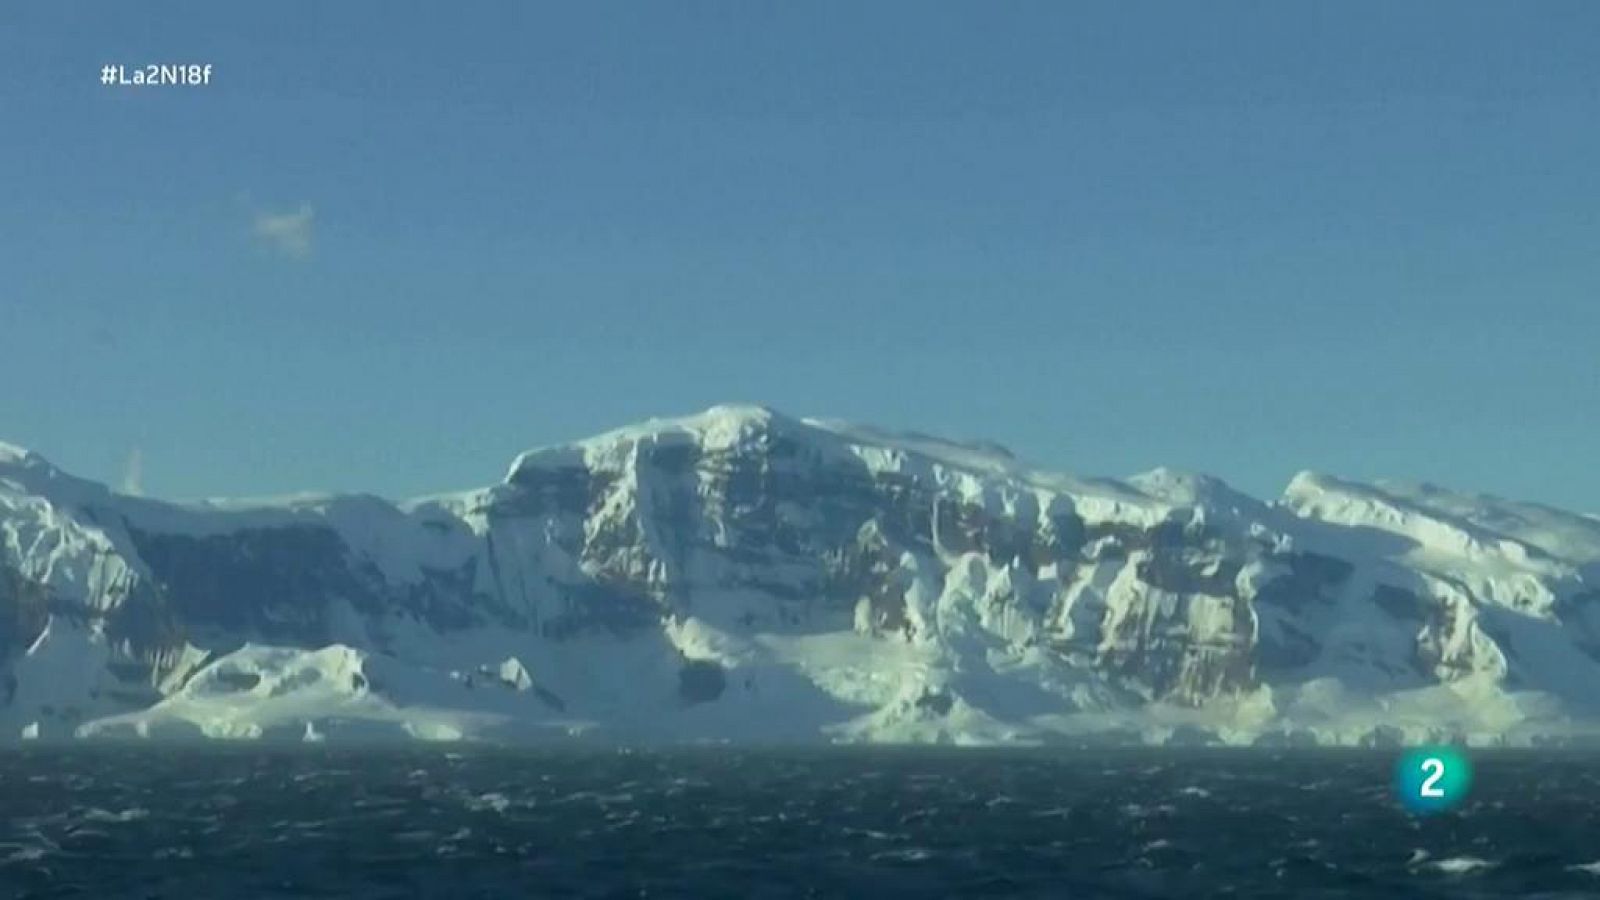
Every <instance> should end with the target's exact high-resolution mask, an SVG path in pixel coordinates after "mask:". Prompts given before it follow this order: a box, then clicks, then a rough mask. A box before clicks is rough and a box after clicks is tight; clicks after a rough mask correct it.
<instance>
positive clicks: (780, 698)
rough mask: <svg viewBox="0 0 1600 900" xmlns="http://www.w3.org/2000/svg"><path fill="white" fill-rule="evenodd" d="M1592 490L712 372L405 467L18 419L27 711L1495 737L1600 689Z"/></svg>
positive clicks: (373, 726)
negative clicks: (36, 447) (74, 470)
mask: <svg viewBox="0 0 1600 900" xmlns="http://www.w3.org/2000/svg"><path fill="white" fill-rule="evenodd" d="M1597 610H1600V521H1596V520H1595V519H1594V518H1593V517H1590V516H1583V515H1578V514H1573V513H1565V512H1562V511H1560V510H1555V509H1550V508H1547V507H1541V506H1536V505H1532V504H1522V503H1514V502H1510V501H1505V500H1499V499H1496V498H1491V497H1483V496H1473V495H1464V494H1456V493H1451V492H1449V491H1445V490H1443V489H1440V488H1437V487H1432V486H1426V485H1424V486H1414V487H1408V486H1402V485H1394V484H1370V485H1369V484H1356V483H1351V482H1347V481H1342V480H1339V479H1336V478H1332V477H1328V476H1323V475H1315V474H1311V473H1305V474H1302V475H1300V476H1297V477H1296V478H1295V479H1294V480H1293V482H1292V483H1291V484H1290V485H1289V487H1288V489H1287V490H1286V491H1285V493H1284V495H1283V497H1282V498H1280V499H1278V500H1276V501H1273V502H1264V501H1261V500H1257V499H1255V498H1252V497H1249V496H1247V495H1245V494H1242V493H1240V492H1238V491H1236V490H1234V489H1232V488H1231V487H1229V486H1228V485H1226V484H1224V483H1223V482H1221V481H1219V480H1217V479H1214V478H1209V477H1206V476H1202V475H1193V474H1187V473H1182V472H1176V471H1172V470H1166V469H1160V470H1156V471H1153V472H1149V473H1145V474H1143V475H1138V476H1134V477H1132V478H1129V479H1126V480H1113V479H1085V478H1074V477H1070V476H1066V475H1060V474H1055V473H1049V472H1042V471H1038V470H1035V469H1032V468H1030V467H1028V466H1026V465H1025V464H1023V463H1021V462H1019V461H1018V460H1017V459H1015V458H1014V457H1013V456H1012V455H1011V454H1009V453H1008V452H1006V451H1004V450H1003V449H1001V448H998V447H995V446H992V445H967V444H960V443H955V442H951V441H945V440H940V439H937V438H932V437H928V436H924V435H899V434H891V433H887V432H883V431H879V430H876V429H872V428H868V427H864V426H858V425H850V424H846V423H840V422H834V421H830V420H811V419H796V418H791V417H788V416H785V415H783V414H781V413H778V412H775V411H772V410H769V409H765V408H760V407H733V406H729V407H716V408H713V409H711V410H708V411H706V412H704V413H701V414H698V415H694V416H688V417H683V418H676V419H657V420H651V421H648V422H644V423H641V424H638V425H633V426H629V427H626V428H622V429H618V430H616V431H613V432H609V433H607V434H604V435H600V436H597V437H594V438H590V439H588V440H584V441H579V442H576V443H573V444H567V445H561V446H557V447H548V448H542V449H537V450H531V451H528V452H526V453H523V454H521V455H520V456H519V457H517V459H516V460H515V461H513V463H512V465H511V466H510V468H509V470H508V472H507V473H506V475H505V477H504V478H503V479H502V480H501V481H500V482H499V483H497V484H494V485H491V486H489V487H486V488H483V489H480V490H473V491H467V492H461V493H456V494H447V495H439V496H435V497H427V498H420V499H417V500H414V501H410V502H407V503H402V504H399V505H394V504H390V503H388V502H386V501H383V500H381V499H378V498H374V497H369V496H360V495H350V496H301V497H293V498H286V499H282V500H273V501H213V502H208V503H204V504H189V505H178V504H169V503H162V502H158V501H153V500H146V499H141V498H132V497H125V496H120V495H118V494H115V493H114V492H112V491H110V490H108V489H106V488H105V487H104V486H101V485H98V484H94V483H92V482H87V481H83V480H80V479H76V478H73V477H72V476H70V475H67V474H65V473H62V472H60V471H59V470H57V469H55V468H54V467H53V466H51V465H50V464H49V463H48V462H47V461H45V460H44V459H42V458H40V457H39V456H37V455H35V454H32V453H28V452H27V451H24V450H21V449H19V448H15V447H11V446H9V445H3V444H0V739H12V738H17V739H20V738H21V737H23V736H24V735H26V736H29V737H34V736H37V737H40V738H46V739H49V738H61V737H66V736H72V735H77V736H83V737H97V736H129V735H133V736H146V737H151V736H154V737H160V736H168V735H171V736H187V737H194V736H200V737H212V738H262V737H268V738H284V739H295V740H302V739H304V740H327V739H334V740H338V739H342V738H346V737H361V738H371V737H384V736H393V737H409V738H418V739H429V740H454V739H480V738H481V739H506V740H532V739H553V738H558V737H560V738H565V737H568V736H585V735H586V736H591V737H598V738H601V739H607V740H624V741H650V740H672V741H684V740H689V741H693V740H740V741H917V742H947V743H957V744H968V743H1008V742H1050V741H1074V742H1081V741H1095V742H1105V741H1110V742H1145V743H1149V742H1156V743H1164V742H1196V741H1200V742H1226V743H1258V742H1261V743H1339V744H1354V743H1372V742H1399V741H1420V740H1424V739H1437V738H1446V737H1449V738H1456V739H1461V740H1466V741H1471V742H1477V743H1505V742H1509V743H1530V742H1535V741H1567V740H1578V739H1588V738H1589V737H1590V736H1591V735H1592V734H1593V732H1594V731H1595V730H1596V723H1600V709H1597V708H1596V707H1597V700H1596V698H1594V697H1593V696H1591V693H1592V692H1591V691H1590V690H1589V688H1588V686H1589V685H1590V684H1593V683H1595V679H1596V677H1597V676H1600V662H1597V660H1600V652H1597V650H1600V614H1597Z"/></svg>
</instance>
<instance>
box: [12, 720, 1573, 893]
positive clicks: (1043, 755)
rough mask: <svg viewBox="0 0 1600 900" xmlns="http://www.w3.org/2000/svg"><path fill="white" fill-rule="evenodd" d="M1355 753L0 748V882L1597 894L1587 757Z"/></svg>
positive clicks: (186, 888) (59, 886)
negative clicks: (1409, 778)
mask: <svg viewBox="0 0 1600 900" xmlns="http://www.w3.org/2000/svg"><path fill="white" fill-rule="evenodd" d="M1392 763H1393V759H1392V757H1391V756H1389V755H1386V754H1380V753H1374V752H1360V753H1358V752H1344V753H1332V752H1307V753H1300V754H1270V753H1266V752H1262V751H1249V752H1244V751H1240V752H1184V753H1172V752H1166V753H1162V752H1154V751H1131V752H1115V753H1113V752H1108V751H1094V752H1087V751H1075V752H1045V751H1037V750H1030V751H952V750H943V751H939V750H812V751H756V750H751V751H743V750H727V749H696V750H677V751H662V752H643V751H639V752H618V751H615V750H604V751H600V750H594V751H587V752H582V751H577V750H563V751H546V750H540V751H501V750H492V751H491V750H469V751H460V752H456V751H443V750H435V749H430V748H416V749H384V750H370V749H369V750H359V749H325V748H309V749H299V748H279V749H275V748H268V747H251V748H226V749H200V748H196V749H184V750H173V749H170V748H169V749H162V748H156V747H121V748H109V747H97V748H67V749H63V748H54V749H52V748H33V749H27V750H6V751H0V896H13V895H15V896H30V897H31V896H39V897H52V896H90V897H100V898H113V897H140V898H149V897H181V898H186V900H194V898H204V897H228V898H248V897H359V898H370V897H417V896H424V897H434V896H436V897H510V896H518V897H526V896H551V897H557V896H592V897H635V896H649V897H658V896H663V897H664V896H684V897H740V898H743V897H784V896H818V897H875V898H887V897H900V896H919V897H920V896H956V895H960V896H1040V897H1045V896H1048V897H1198V896H1240V897H1254V896H1261V897H1267V896H1274V897H1285V896H1293V897H1378V896H1382V897H1505V896H1530V897H1532V896H1542V897H1566V896H1571V897H1594V896H1600V759H1596V760H1594V761H1591V760H1589V759H1586V758H1584V757H1583V756H1580V755H1575V754H1567V755H1560V754H1558V755H1550V754H1545V755H1535V754H1512V753H1498V754H1489V755H1480V756H1479V757H1478V758H1477V770H1478V773H1477V782H1476V785H1475V787H1474V793H1473V797H1472V799H1471V800H1470V801H1469V802H1468V803H1467V805H1466V806H1465V807H1464V808H1463V809H1462V810H1460V811H1459V812H1456V813H1450V814H1445V815H1442V816H1438V817H1434V818H1429V819H1422V820H1419V819H1414V818H1412V817H1410V816H1408V815H1407V814H1406V813H1404V812H1403V811H1401V810H1400V809H1399V808H1398V807H1397V806H1396V805H1395V804H1394V803H1393V802H1392V801H1391V799H1390V797H1389V780H1390V777H1389V776H1390V766H1391V765H1392Z"/></svg>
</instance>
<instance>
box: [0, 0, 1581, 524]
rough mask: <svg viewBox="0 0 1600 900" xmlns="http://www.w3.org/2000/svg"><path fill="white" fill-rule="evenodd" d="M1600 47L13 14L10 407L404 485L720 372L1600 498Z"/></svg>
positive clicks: (941, 413) (1238, 477)
mask: <svg viewBox="0 0 1600 900" xmlns="http://www.w3.org/2000/svg"><path fill="white" fill-rule="evenodd" d="M862 7H866V8H862ZM1596 34H1600V5H1596V4H1592V3H1582V2H1569V3H1559V2H1548V3H1539V4H1510V3H1421V2H1418V3H1405V4H1391V3H1369V4H1352V3H1341V4H1331V3H1315V4H1313V3H1291V2H1260V3H1248V4H1242V3H1210V4H1177V3H1173V4H1145V3H1103V4H1102V3H1077V4H1068V3H1012V4H978V3H973V4H963V5H950V4H944V3H914V4H913V3H906V4H898V3H887V2H885V3H873V4H855V3H809V4H777V3H771V4H766V3H719V4H701V3H673V4H627V5H623V4H604V3H602V4H569V5H567V6H566V7H564V8H563V7H556V6H547V5H539V4H520V3H519V4H490V3H482V4H470V5H465V6H463V5H459V4H442V3H439V4H431V5H430V6H428V7H426V8H424V7H423V6H422V5H421V4H413V3H374V2H342V3H337V4H323V3H293V2H291V3H274V4H256V5H254V6H253V7H252V8H249V9H246V8H243V7H242V5H239V4H197V3H179V4H161V5H159V6H156V5H151V4H128V3H120V2H118V3H93V4H90V3H42V2H41V3H35V2H27V3H10V4H6V7H5V9H4V11H0V58H4V59H6V60H7V61H8V64H9V65H8V70H9V74H8V76H7V77H6V78H5V79H3V80H0V169H3V170H4V171H5V172H6V173H7V177H5V178H4V179H0V365H4V367H5V370H6V372H7V384H8V387H7V389H6V390H4V391H0V438H3V439H5V440H9V441H11V442H14V443H20V444H23V445H25V446H29V447H31V448H33V449H36V450H38V451H40V452H42V453H44V454H45V455H46V456H48V457H50V458H52V459H53V460H55V461H56V462H57V463H58V464H60V465H63V466H65V467H67V468H69V469H71V470H73V471H75V472H78V473H80V474H84V475H88V476H91V477H96V478H100V479H103V480H107V481H110V482H113V483H116V482H118V481H119V480H121V479H122V477H123V475H124V469H125V466H126V464H127V460H128V458H129V456H130V454H132V453H133V452H134V450H135V448H137V450H138V452H139V454H140V456H141V457H142V468H143V482H144V487H145V489H146V490H147V491H148V492H150V493H152V494H155V495H158V496H171V497H191V496H200V495H219V494H261V493H278V492H286V491H292V490H298V489H331V488H340V489H352V490H368V491H373V492H377V493H381V494H386V495H390V496H402V495H408V494H414V493H422V492H428V491H434V490H442V489H448V488H457V487H466V486H472V485H476V484H482V483H487V482H488V481H491V480H493V479H495V478H497V477H498V476H499V475H500V474H501V473H502V472H503V470H504V467H505V465H506V464H507V463H508V462H509V460H510V458H511V457H512V455H513V454H515V453H516V452H517V451H519V450H521V449H524V448H526V447H529V446H534V445H538V444H543V443H550V442H556V441H560V440H565V439H569V438H574V437H579V436H583V435H586V434H589V433H592V432H596V431H599V430H603V429H605V428H608V427H611V426H615V425H619V424H623V423H625V422H628V421H631V420H635V419H638V418H643V417H646V416H650V415H660V414H673V413H681V412H689V411H693V410H696V409H700V408H703V407H706V406H709V405H712V404H714V403H717V402H724V401H738V402H761V403H767V404H771V405H774V406H776V407H778V408H780V409H783V410H785V411H788V412H791V413H794V414H798V415H823V416H831V417H839V418H847V419H857V420H863V421H868V422H872V423H875V424H879V425H883V426H886V427H900V428H908V429H918V430H922V431H928V432H933V433H941V434H946V435H950V436H954V437H973V438H989V439H993V440H996V441H999V442H1001V443H1004V444H1007V445H1008V446H1010V447H1012V448H1013V449H1014V450H1015V451H1016V452H1018V453H1019V454H1020V455H1022V456H1025V457H1027V458H1029V459H1031V460H1033V461H1035V462H1036V463H1038V464H1040V465H1041V466H1044V467H1048V468H1056V469H1061V470H1065V471H1072V472H1080V473H1085V474H1128V473H1132V472H1135V471H1139V470H1142V469H1145V468H1149V467H1151V466H1155V465H1159V464H1166V465H1173V466H1177V467H1181V468H1187V469H1196V470H1202V471H1209V472H1213V473H1215V474H1218V475H1221V476H1222V477H1224V478H1227V479H1228V480H1230V481H1232V482H1234V483H1235V484H1237V485H1239V486H1241V487H1244V488H1246V489H1249V490H1252V491H1255V492H1258V493H1261V494H1265V495H1269V496H1271V495H1276V493H1277V492H1278V491H1279V490H1281V488H1282V486H1283V484H1284V483H1285V482H1286V481H1287V479H1288V478H1289V477H1290V475H1292V474H1293V473H1294V472H1295V471H1297V470H1299V469H1302V468H1314V469H1319V470H1323V471H1328V472H1332V473H1336V474H1341V475H1344V476H1348V477H1356V478H1375V477H1393V478H1400V479H1409V480H1429V481H1434V482H1437V483H1441V484H1446V485H1450V486H1454V487H1459V488H1463V489H1469V490H1480V491H1487V492H1493V493H1499V494H1504V495H1508V496H1513V497H1520V498H1527V499H1534V500H1541V501H1545V502H1549V503H1554V504H1558V505H1561V506H1566V507H1571V508H1578V509H1583V510H1589V511H1596V512H1600V465H1597V464H1596V459H1597V452H1596V451H1597V450H1600V413H1597V410H1600V308H1597V301H1600V296H1597V292H1600V223H1597V214H1600V213H1597V211H1600V165H1597V164H1596V160H1600V115H1597V111H1600V54H1596V53H1594V52H1593V49H1594V38H1595V35H1596ZM191 61H192V62H199V63H211V64H212V65H213V66H214V70H213V76H212V80H213V83H212V84H210V85H209V86H206V87H190V88H159V89H132V88H110V87H102V86H101V85H100V84H99V83H98V75H99V70H100V67H101V65H103V64H106V63H123V64H126V65H130V66H132V65H135V64H139V63H146V62H191Z"/></svg>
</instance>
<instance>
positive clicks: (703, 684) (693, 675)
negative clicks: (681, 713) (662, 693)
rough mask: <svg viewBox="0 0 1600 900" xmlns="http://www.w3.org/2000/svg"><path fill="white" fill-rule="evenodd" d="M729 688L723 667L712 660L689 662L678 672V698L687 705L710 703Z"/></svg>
mask: <svg viewBox="0 0 1600 900" xmlns="http://www.w3.org/2000/svg"><path fill="white" fill-rule="evenodd" d="M727 687H728V678H727V675H726V674H725V673H724V672H723V671H722V666H721V665H719V664H717V663H716V662H713V661H711V660H704V659H696V660H689V661H688V662H685V663H684V664H683V668H681V669H679V670H678V696H679V697H680V698H682V700H683V702H684V703H685V704H689V705H693V704H696V703H710V702H711V701H713V700H716V699H717V698H718V697H721V696H722V692H723V691H724V690H726V689H727Z"/></svg>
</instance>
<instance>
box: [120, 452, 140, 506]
mask: <svg viewBox="0 0 1600 900" xmlns="http://www.w3.org/2000/svg"><path fill="white" fill-rule="evenodd" d="M122 492H123V493H124V494H127V495H128V496H130V497H143V496H144V454H143V453H141V452H140V451H139V448H138V447H135V448H133V452H131V453H129V454H128V463H127V465H126V466H124V467H123V471H122Z"/></svg>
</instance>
